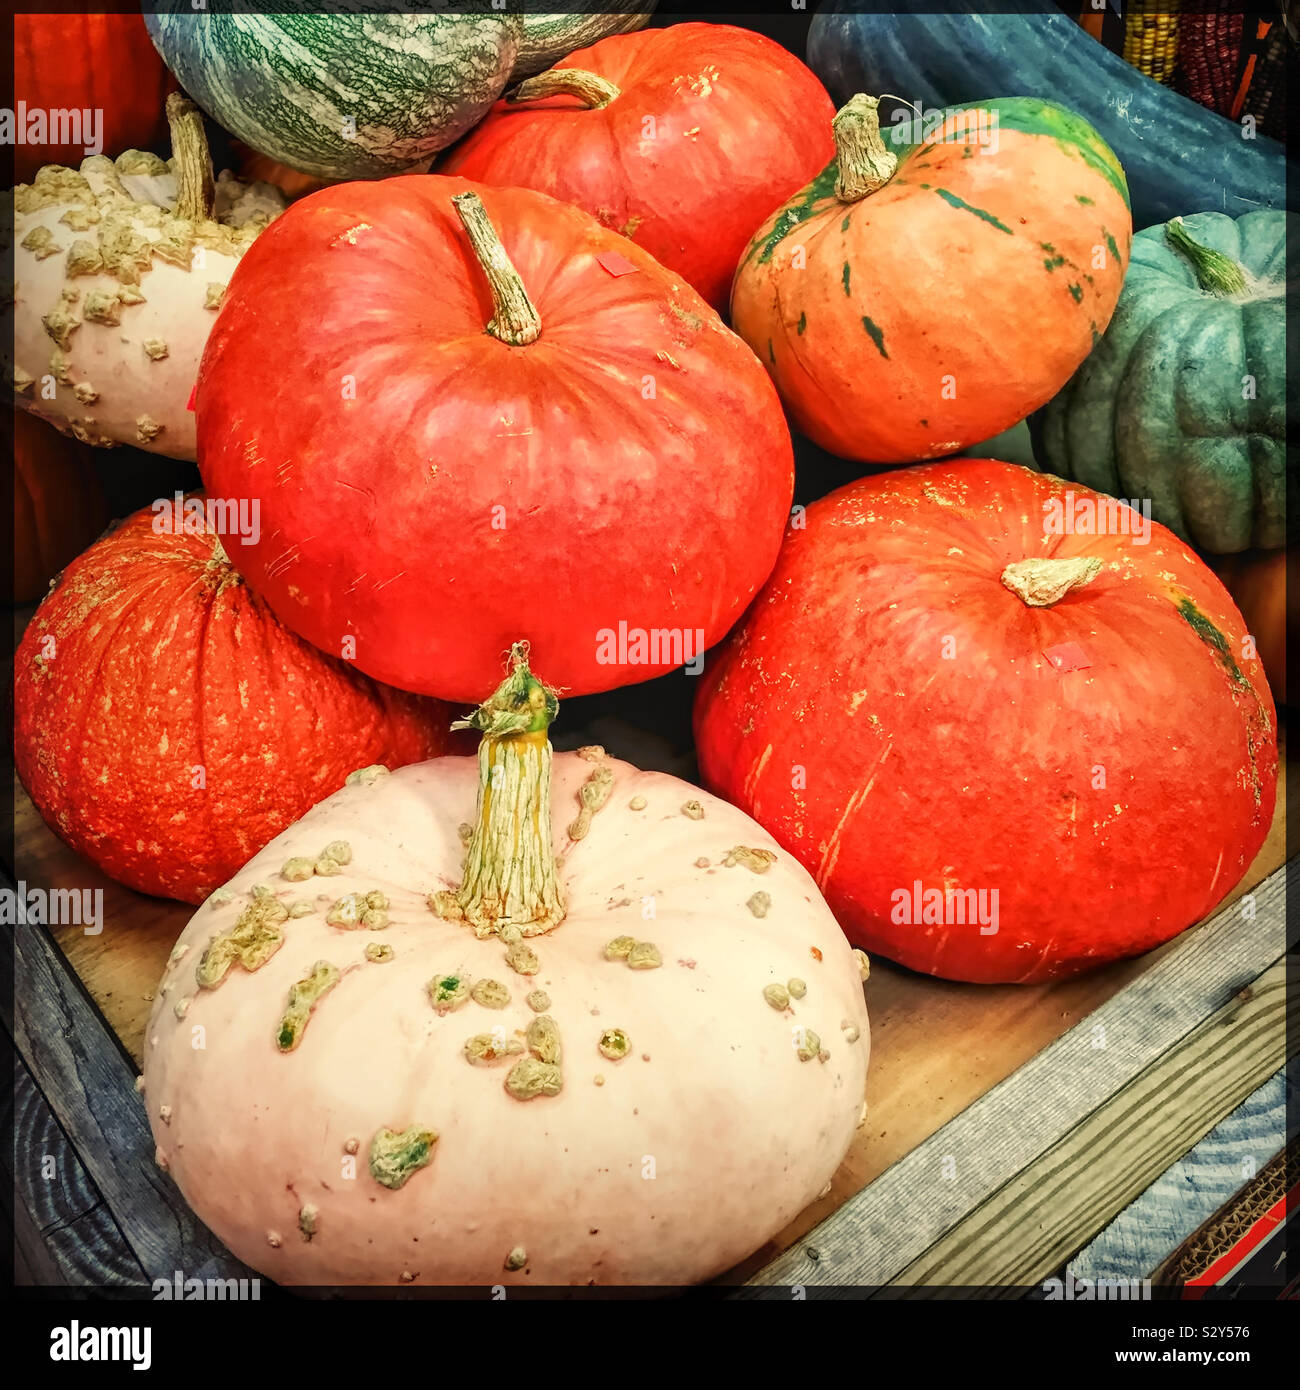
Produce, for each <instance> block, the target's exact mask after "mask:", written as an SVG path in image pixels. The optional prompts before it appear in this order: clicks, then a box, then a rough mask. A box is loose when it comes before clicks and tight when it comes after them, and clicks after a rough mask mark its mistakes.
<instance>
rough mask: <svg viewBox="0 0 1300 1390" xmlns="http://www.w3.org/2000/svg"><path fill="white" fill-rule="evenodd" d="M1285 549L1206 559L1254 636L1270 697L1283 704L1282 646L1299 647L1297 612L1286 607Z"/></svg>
mask: <svg viewBox="0 0 1300 1390" xmlns="http://www.w3.org/2000/svg"><path fill="white" fill-rule="evenodd" d="M1290 553H1291V552H1290V551H1289V550H1285V549H1283V550H1247V551H1243V552H1242V553H1241V554H1239V555H1216V556H1213V557H1212V558H1211V560H1210V565H1211V567H1212V568H1213V570H1214V572H1215V574H1217V575H1218V576H1219V578H1220V579H1221V580H1223V583H1224V585H1225V587H1226V588H1227V590H1228V592H1229V593H1230V594H1231V595H1232V598H1233V602H1234V603H1236V605H1237V607H1238V608H1239V609H1241V616H1242V617H1243V618H1244V619H1245V621H1246V630H1247V631H1248V632H1249V633H1250V635H1251V636H1252V637H1253V638H1254V639H1255V645H1256V647H1257V648H1258V650H1259V659H1260V660H1261V661H1262V662H1263V663H1264V670H1265V672H1266V673H1267V675H1268V683H1269V685H1270V686H1271V687H1272V690H1273V698H1274V699H1275V700H1276V701H1277V702H1278V704H1280V705H1284V704H1286V649H1287V646H1288V644H1289V645H1291V646H1295V647H1296V648H1297V650H1300V615H1297V613H1296V611H1295V610H1294V609H1288V607H1287V601H1286V570H1287V565H1288V563H1290V561H1289V560H1288V557H1289V555H1290Z"/></svg>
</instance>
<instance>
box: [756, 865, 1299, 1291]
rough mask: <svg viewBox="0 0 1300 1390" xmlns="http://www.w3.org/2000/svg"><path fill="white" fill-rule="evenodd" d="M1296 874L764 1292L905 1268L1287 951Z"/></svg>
mask: <svg viewBox="0 0 1300 1390" xmlns="http://www.w3.org/2000/svg"><path fill="white" fill-rule="evenodd" d="M1289 867H1290V866H1288V869H1289ZM1286 874H1287V870H1278V871H1277V872H1275V873H1274V874H1272V875H1271V876H1270V877H1269V878H1268V879H1267V880H1266V881H1265V882H1264V883H1263V884H1262V885H1261V886H1260V887H1259V888H1258V889H1257V890H1256V891H1255V892H1254V894H1253V905H1254V908H1255V915H1254V917H1253V918H1249V919H1248V918H1245V917H1244V916H1243V914H1242V910H1241V908H1240V907H1238V906H1235V905H1233V906H1229V907H1227V908H1224V909H1222V910H1221V911H1219V912H1218V913H1216V914H1215V916H1214V917H1213V918H1211V919H1210V921H1209V922H1206V923H1204V924H1202V925H1201V926H1199V927H1194V928H1192V929H1191V930H1190V931H1187V932H1184V933H1183V935H1182V936H1180V937H1179V938H1177V940H1176V941H1174V942H1171V943H1170V944H1169V945H1168V946H1165V947H1163V948H1162V949H1161V950H1160V951H1159V952H1156V953H1154V955H1153V956H1151V957H1148V958H1147V962H1148V963H1147V965H1146V968H1145V969H1143V970H1141V972H1140V973H1139V974H1138V975H1137V976H1136V978H1134V979H1132V980H1131V981H1130V982H1129V983H1128V984H1127V985H1126V986H1125V987H1124V988H1123V989H1121V990H1120V991H1119V992H1118V993H1116V994H1115V995H1113V997H1111V998H1110V999H1109V1000H1107V1001H1106V1002H1105V1003H1104V1004H1102V1005H1101V1007H1100V1008H1098V1009H1096V1010H1095V1011H1094V1012H1093V1013H1091V1014H1090V1015H1089V1016H1088V1017H1086V1018H1084V1019H1083V1020H1081V1021H1080V1022H1079V1023H1077V1024H1076V1025H1075V1026H1074V1027H1073V1028H1071V1029H1070V1030H1069V1031H1068V1032H1066V1033H1064V1034H1063V1035H1062V1036H1061V1037H1059V1038H1058V1039H1057V1040H1056V1041H1055V1042H1053V1043H1052V1044H1051V1045H1050V1046H1048V1047H1046V1048H1045V1049H1044V1050H1043V1051H1042V1052H1040V1053H1038V1054H1037V1055H1036V1056H1035V1057H1033V1058H1032V1060H1030V1061H1028V1062H1027V1063H1026V1064H1025V1065H1024V1066H1022V1067H1021V1068H1020V1069H1019V1070H1018V1071H1017V1072H1016V1073H1015V1074H1014V1075H1012V1076H1011V1077H1009V1078H1008V1079H1007V1080H1005V1081H1002V1082H1001V1083H1000V1084H998V1085H997V1086H995V1087H994V1088H993V1089H992V1090H990V1091H989V1092H988V1093H987V1094H985V1095H983V1096H982V1097H981V1098H980V1099H979V1100H977V1101H976V1102H975V1103H974V1104H973V1105H971V1106H969V1107H968V1108H967V1109H965V1110H964V1111H963V1112H962V1113H961V1114H960V1115H959V1116H958V1117H957V1118H956V1119H954V1120H952V1121H950V1122H949V1123H948V1124H946V1125H945V1126H944V1127H943V1128H942V1129H940V1130H938V1132H937V1133H934V1134H932V1135H931V1136H930V1137H929V1138H928V1139H926V1140H925V1142H924V1143H922V1144H920V1145H919V1146H918V1147H916V1148H915V1149H913V1150H912V1151H911V1152H910V1153H908V1154H907V1155H906V1157H904V1158H902V1159H901V1160H900V1161H899V1162H897V1163H895V1164H894V1165H893V1166H892V1167H891V1168H889V1169H888V1170H887V1171H886V1172H885V1173H884V1174H882V1175H881V1176H880V1177H879V1178H877V1179H876V1180H875V1181H874V1182H872V1183H871V1184H870V1185H869V1186H867V1187H865V1188H864V1189H863V1190H862V1191H861V1192H859V1193H857V1194H856V1195H855V1196H853V1197H851V1198H850V1199H849V1200H848V1201H847V1202H845V1203H844V1204H843V1205H842V1206H841V1207H839V1209H838V1210H837V1211H835V1212H834V1213H833V1215H831V1216H829V1217H828V1218H827V1219H826V1220H824V1221H823V1222H822V1223H821V1224H820V1225H819V1226H817V1227H816V1228H815V1230H814V1231H813V1232H812V1234H811V1236H810V1237H809V1238H808V1239H807V1240H806V1241H803V1242H801V1243H800V1244H798V1245H797V1246H795V1247H792V1248H791V1249H789V1250H788V1251H786V1252H785V1253H783V1254H781V1255H780V1256H778V1257H777V1258H776V1259H774V1260H772V1261H770V1262H768V1263H767V1264H766V1265H765V1266H764V1267H763V1268H762V1269H760V1270H758V1271H757V1272H755V1273H754V1274H753V1276H752V1277H751V1279H750V1288H751V1290H752V1291H753V1293H752V1294H751V1296H757V1289H758V1288H759V1287H763V1286H773V1285H785V1286H789V1285H795V1284H799V1285H818V1286H826V1287H838V1288H840V1289H842V1290H844V1291H846V1292H847V1291H849V1290H851V1289H853V1288H855V1287H858V1286H862V1285H871V1286H879V1285H884V1284H887V1283H889V1282H890V1280H892V1279H894V1278H896V1277H897V1276H898V1275H899V1274H900V1273H902V1271H903V1270H905V1269H906V1268H907V1267H908V1265H910V1264H911V1263H912V1262H913V1261H914V1260H916V1259H918V1258H919V1257H920V1256H921V1255H922V1254H924V1252H925V1251H926V1250H928V1249H929V1248H930V1247H931V1246H932V1245H934V1244H935V1242H936V1241H938V1240H939V1239H940V1238H941V1237H942V1236H943V1235H944V1233H945V1232H946V1231H948V1230H951V1229H952V1228H953V1227H955V1226H956V1225H957V1224H958V1223H959V1222H961V1221H963V1220H964V1219H965V1218H966V1217H967V1216H969V1215H970V1213H971V1212H973V1211H974V1210H975V1209H976V1208H977V1207H978V1206H979V1205H980V1204H981V1203H983V1202H985V1201H987V1200H988V1198H989V1197H991V1196H992V1195H993V1193H995V1192H996V1191H998V1190H999V1189H1000V1188H1001V1187H1003V1186H1004V1185H1005V1184H1006V1183H1008V1182H1010V1181H1011V1180H1012V1179H1013V1178H1014V1177H1015V1176H1016V1174H1017V1173H1019V1172H1020V1171H1021V1170H1022V1169H1024V1168H1025V1167H1027V1166H1028V1165H1029V1164H1030V1163H1033V1162H1034V1161H1035V1160H1036V1159H1038V1158H1040V1157H1041V1156H1042V1155H1043V1154H1044V1153H1046V1152H1047V1150H1048V1149H1050V1148H1051V1147H1052V1145H1053V1144H1055V1143H1057V1142H1058V1141H1059V1140H1060V1139H1061V1138H1062V1137H1063V1136H1064V1135H1066V1134H1067V1133H1068V1132H1069V1131H1070V1130H1071V1129H1073V1128H1074V1127H1075V1126H1076V1125H1078V1124H1081V1123H1082V1122H1083V1121H1084V1120H1085V1119H1086V1118H1087V1117H1088V1116H1089V1115H1090V1114H1092V1112H1093V1111H1095V1110H1096V1109H1097V1108H1098V1107H1099V1106H1101V1105H1103V1104H1104V1103H1105V1102H1106V1101H1107V1100H1109V1099H1110V1098H1111V1097H1112V1096H1113V1095H1115V1094H1116V1093H1117V1092H1118V1091H1120V1090H1121V1089H1122V1088H1123V1087H1124V1086H1126V1085H1127V1084H1128V1083H1129V1082H1131V1081H1132V1080H1133V1079H1134V1078H1135V1077H1137V1076H1138V1075H1140V1073H1141V1072H1142V1071H1143V1070H1144V1069H1145V1068H1146V1067H1148V1066H1149V1065H1151V1063H1152V1062H1154V1061H1155V1060H1156V1059H1157V1058H1158V1057H1159V1056H1161V1055H1162V1054H1163V1053H1164V1052H1165V1051H1167V1050H1168V1049H1169V1048H1171V1047H1173V1046H1174V1044H1176V1043H1177V1042H1178V1041H1179V1040H1180V1039H1181V1038H1183V1037H1185V1036H1186V1035H1187V1034H1188V1033H1190V1032H1191V1031H1192V1029H1194V1028H1195V1027H1197V1025H1198V1024H1200V1023H1201V1022H1202V1020H1203V1019H1204V1018H1205V1017H1206V1016H1207V1015H1209V1014H1211V1013H1213V1012H1214V1011H1215V1010H1217V1009H1219V1008H1221V1007H1222V1006H1223V1004H1224V1003H1225V1002H1226V1001H1227V1000H1228V999H1229V998H1230V997H1231V996H1232V995H1233V994H1235V993H1236V992H1237V991H1238V990H1240V989H1241V988H1243V987H1244V986H1245V985H1248V984H1249V983H1250V982H1251V981H1252V980H1254V979H1255V978H1256V977H1257V976H1258V975H1260V974H1261V973H1262V972H1263V971H1265V970H1266V969H1268V967H1269V966H1270V965H1272V964H1273V962H1274V961H1276V960H1277V959H1278V958H1279V957H1280V956H1281V955H1282V954H1283V953H1284V952H1285V949H1286V920H1285V898H1286V888H1285V883H1284V879H1285V877H1286ZM973 1036H975V1037H980V1036H982V1034H981V1033H980V1032H976V1033H975V1034H973ZM1244 1094H1245V1092H1244V1091H1243V1092H1241V1093H1239V1094H1238V1095H1235V1096H1234V1097H1232V1100H1233V1103H1234V1104H1235V1103H1236V1102H1237V1101H1239V1100H1241V1099H1242V1098H1243V1096H1244ZM922 1099H923V1098H922V1097H918V1100H922ZM810 1250H811V1251H813V1252H815V1253H814V1254H810V1253H809V1252H810ZM742 1296H743V1295H742Z"/></svg>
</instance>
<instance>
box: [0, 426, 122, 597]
mask: <svg viewBox="0 0 1300 1390" xmlns="http://www.w3.org/2000/svg"><path fill="white" fill-rule="evenodd" d="M5 434H6V435H8V436H9V438H8V439H7V440H6V441H5V442H6V444H8V445H9V452H10V453H11V455H12V458H13V461H14V559H13V569H12V570H11V571H6V573H5V575H4V581H5V599H6V600H7V601H8V602H11V603H31V602H32V601H33V600H34V599H38V598H40V597H41V595H42V594H43V593H44V592H45V591H46V589H48V588H49V585H50V580H51V579H53V578H54V576H55V575H56V574H58V572H59V571H60V570H61V569H62V568H63V566H64V565H66V564H67V563H68V561H69V560H71V559H72V558H73V556H75V555H79V554H80V553H81V552H82V551H83V550H84V549H85V548H86V547H87V546H88V545H89V544H90V543H91V541H93V540H94V539H95V537H96V536H98V535H99V533H100V532H101V531H102V530H103V529H104V527H105V526H107V525H108V507H107V505H106V504H105V501H104V494H103V490H102V489H101V488H100V485H99V478H98V477H97V476H96V473H95V464H94V451H93V450H92V449H90V448H89V447H87V446H86V445H85V444H81V443H79V442H78V441H77V440H75V439H73V438H72V436H71V435H67V434H60V433H59V431H58V430H56V429H52V428H51V427H50V426H49V425H47V424H46V423H45V422H44V421H43V420H38V419H36V417H35V416H34V415H28V414H27V413H26V412H25V411H21V410H17V411H10V412H9V415H8V417H7V427H6V429H5Z"/></svg>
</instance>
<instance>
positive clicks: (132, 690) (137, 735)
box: [14, 509, 459, 903]
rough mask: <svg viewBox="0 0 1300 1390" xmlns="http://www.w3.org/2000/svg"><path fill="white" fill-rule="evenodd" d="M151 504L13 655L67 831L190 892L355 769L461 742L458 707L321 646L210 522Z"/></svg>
mask: <svg viewBox="0 0 1300 1390" xmlns="http://www.w3.org/2000/svg"><path fill="white" fill-rule="evenodd" d="M162 515H163V514H162V513H160V512H155V511H153V510H151V509H146V510H144V511H141V512H137V513H136V514H135V515H134V516H133V517H131V518H130V519H129V520H128V521H126V522H125V523H124V524H123V525H122V526H120V527H119V528H118V529H117V530H116V531H113V532H111V533H110V534H109V535H107V536H105V537H104V538H103V539H102V540H100V541H99V542H98V543H97V544H95V545H94V546H92V547H91V548H90V549H89V550H88V551H86V553H85V554H84V555H82V556H81V557H80V558H79V559H77V560H75V561H74V562H73V563H72V564H71V565H69V566H68V568H67V569H66V570H64V572H63V575H62V577H61V578H60V580H59V582H58V583H57V584H56V585H55V587H54V588H53V589H52V590H51V592H50V595H49V597H48V598H47V599H46V600H45V602H44V603H42V604H41V606H40V608H38V609H37V610H36V613H35V616H34V617H33V618H32V620H31V622H30V624H29V625H28V627H27V631H26V633H25V634H24V636H23V640H22V643H21V645H20V646H19V649H18V654H17V656H16V658H15V662H14V753H15V758H16V762H17V767H18V772H19V775H20V776H21V777H22V780H23V784H24V785H25V786H26V788H27V790H28V792H29V793H30V795H31V798H32V801H33V802H34V803H35V804H36V808H37V810H39V811H40V813H41V815H42V816H43V817H44V818H45V821H46V823H47V824H48V825H49V826H50V828H51V829H52V830H53V831H54V832H55V833H56V834H57V835H59V836H60V837H61V838H62V839H64V840H66V841H67V843H68V844H69V845H71V846H72V848H73V849H75V850H77V851H78V852H79V853H81V854H84V855H85V856H86V858H87V859H90V860H92V861H93V862H94V863H95V864H97V865H98V866H99V867H100V868H101V869H102V870H103V871H104V872H105V873H106V874H108V875H109V876H110V877H111V878H115V879H117V880H119V882H122V883H125V884H127V885H128V886H129V887H131V888H136V889H138V890H140V891H141V892H143V893H156V894H158V895H160V896H162V897H171V898H180V899H182V900H184V901H185V902H191V903H197V902H201V901H202V900H203V898H204V897H206V896H207V894H208V893H210V892H211V891H212V890H213V889H215V888H216V887H218V886H219V885H220V884H222V883H224V882H225V881H226V879H227V878H229V877H230V875H231V874H232V873H234V872H235V871H236V870H238V869H239V868H241V867H242V866H243V865H244V864H245V863H246V862H247V861H248V860H249V859H250V858H251V857H252V856H253V855H254V854H256V853H257V851H258V850H260V849H261V848H262V847H263V846H264V845H265V844H266V843H267V841H269V840H270V839H272V838H273V837H274V836H275V835H278V834H279V833H280V831H281V830H283V829H284V828H285V827H286V826H288V825H291V824H292V823H293V822H294V821H296V820H297V819H298V818H299V817H300V816H301V815H302V814H303V813H304V812H305V811H307V810H309V809H310V808H311V807H312V806H314V805H315V804H316V802H318V801H320V800H322V799H323V798H324V797H326V796H328V795H329V794H330V793H332V792H334V791H337V790H338V788H339V787H341V786H342V785H343V782H344V779H345V778H346V777H347V775H348V774H349V773H350V772H353V771H355V770H356V769H357V768H360V767H365V766H370V765H371V764H374V763H385V764H387V765H388V766H389V767H398V766H401V765H402V764H405V763H411V762H418V761H419V760H420V759H422V758H428V757H433V756H436V755H437V754H439V753H443V752H446V751H448V749H449V748H452V747H453V746H459V745H458V744H454V743H453V737H452V735H450V734H449V733H448V732H447V730H448V725H449V723H450V721H451V719H452V718H454V717H455V715H454V712H453V711H451V710H450V709H448V708H447V707H446V706H444V705H441V704H439V703H438V702H436V701H430V700H421V699H418V698H416V697H414V696H410V695H406V694H404V693H402V692H400V691H394V690H387V689H385V688H384V687H382V686H379V685H376V684H375V683H374V682H373V681H370V680H368V679H367V678H366V677H365V676H362V675H359V674H358V673H357V672H355V671H352V670H350V669H348V667H347V665H346V663H344V662H341V661H332V660H330V659H328V658H327V657H324V656H322V655H321V654H320V652H318V651H316V650H315V649H314V648H313V647H310V646H308V645H307V644H306V643H305V642H302V641H300V640H299V639H298V638H296V637H294V636H293V634H292V633H290V632H288V631H286V630H285V628H284V627H283V626H282V625H281V624H280V623H279V622H278V621H277V620H276V618H275V616H274V615H273V614H272V613H271V612H270V610H269V609H268V608H267V607H266V605H265V604H264V603H263V602H262V601H261V600H260V599H258V598H257V597H256V596H255V595H254V594H252V593H251V592H250V591H249V589H248V586H247V585H246V584H244V583H243V582H242V581H241V579H240V577H239V575H238V574H237V573H236V572H235V569H234V567H233V566H232V565H231V563H230V560H229V558H228V557H227V554H226V551H225V549H224V547H223V545H222V541H221V537H220V536H219V535H217V534H216V533H215V532H213V531H211V530H208V529H207V528H206V526H204V525H203V523H202V522H198V523H197V524H196V523H195V522H191V523H190V524H191V525H194V526H195V529H194V530H192V531H188V532H187V531H180V532H178V531H175V530H172V531H170V532H163V533H158V532H155V530H154V525H155V522H156V521H158V520H160V519H161V517H162ZM228 539H229V538H228ZM230 548H231V550H232V551H235V552H238V550H239V549H240V548H241V547H240V545H239V544H238V542H237V540H231V541H230ZM322 848H323V846H322Z"/></svg>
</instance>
